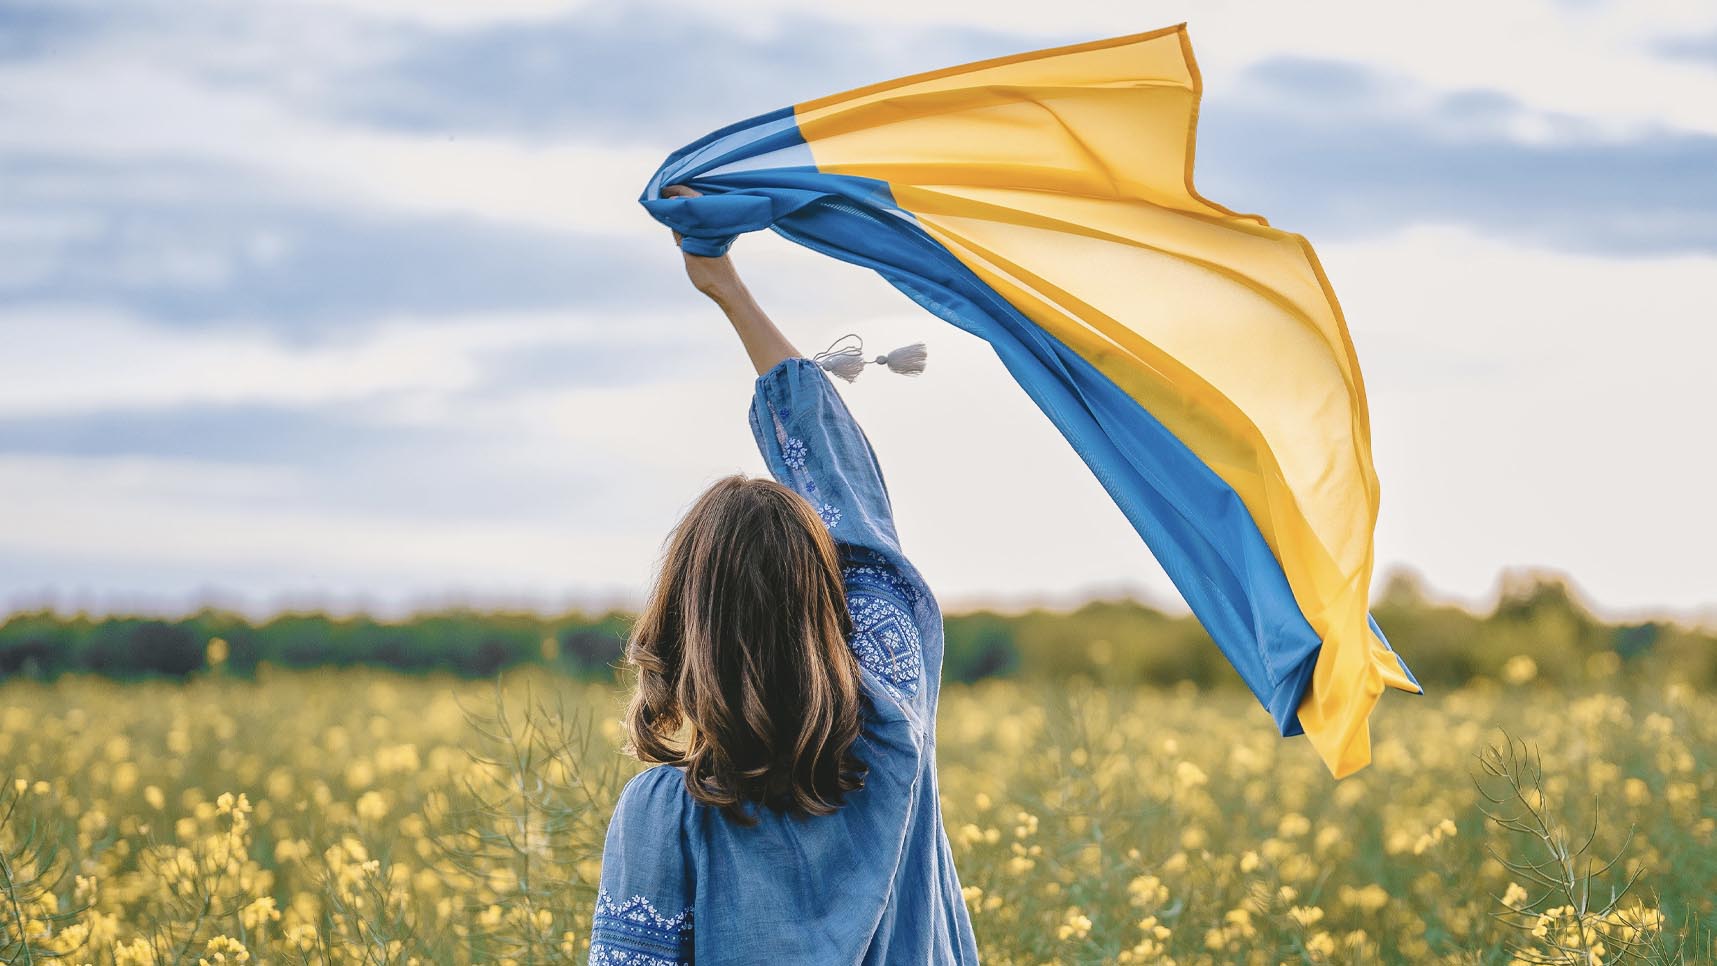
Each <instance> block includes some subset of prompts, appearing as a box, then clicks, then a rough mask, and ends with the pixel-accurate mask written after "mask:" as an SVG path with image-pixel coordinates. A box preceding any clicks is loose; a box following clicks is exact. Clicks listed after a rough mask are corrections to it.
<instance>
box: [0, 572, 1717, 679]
mask: <svg viewBox="0 0 1717 966" xmlns="http://www.w3.org/2000/svg"><path fill="white" fill-rule="evenodd" d="M1372 614H1373V616H1375V617H1376V618H1377V622H1378V625H1379V626H1380V627H1382V628H1383V630H1384V633H1385V634H1386V635H1387V636H1388V638H1389V641H1390V643H1391V644H1392V645H1393V646H1394V647H1395V649H1396V650H1397V651H1398V652H1400V653H1401V654H1402V655H1403V656H1404V657H1405V658H1406V660H1407V663H1408V665H1409V667H1411V668H1412V670H1413V673H1414V674H1415V675H1416V676H1417V677H1418V679H1419V680H1420V682H1421V683H1423V684H1425V685H1426V686H1427V687H1442V686H1450V685H1457V684H1462V683H1465V682H1468V681H1470V680H1473V679H1474V678H1479V677H1488V678H1501V679H1506V680H1513V681H1514V682H1515V683H1524V682H1525V681H1529V680H1543V681H1548V682H1551V683H1573V682H1576V681H1585V680H1593V679H1601V678H1605V677H1609V676H1613V675H1622V674H1626V675H1629V676H1636V677H1637V676H1639V675H1641V674H1646V675H1651V676H1653V677H1658V678H1663V679H1673V680H1677V681H1683V682H1685V683H1687V684H1690V685H1693V686H1696V687H1702V688H1710V687H1713V686H1717V633H1714V632H1713V631H1711V630H1708V629H1702V628H1696V627H1688V626H1683V625H1681V624H1677V623H1674V622H1670V621H1642V622H1632V623H1607V622H1605V621H1603V620H1600V619H1599V618H1598V617H1596V616H1594V615H1593V613H1592V612H1591V611H1590V610H1589V609H1588V608H1587V607H1586V606H1585V605H1584V604H1583V603H1581V602H1580V600H1579V599H1578V597H1577V595H1576V594H1575V593H1574V592H1573V591H1572V590H1571V589H1570V587H1569V586H1568V585H1567V583H1566V582H1565V581H1564V580H1562V579H1561V578H1559V577H1556V576H1553V575H1542V574H1538V575H1524V576H1517V577H1511V578H1507V579H1505V581H1504V583H1503V585H1502V586H1501V587H1500V588H1499V593H1498V600H1497V603H1496V605H1495V607H1494V608H1493V609H1492V610H1491V611H1489V612H1488V613H1474V612H1472V611H1470V610H1467V609H1465V608H1462V607H1458V606H1454V605H1450V604H1444V603H1438V602H1435V601H1433V600H1431V599H1430V598H1429V596H1428V595H1427V594H1426V592H1425V590H1424V588H1423V587H1422V585H1421V584H1420V583H1419V582H1418V580H1417V579H1416V578H1415V577H1413V576H1412V575H1411V574H1410V573H1407V572H1398V573H1397V574H1396V575H1395V576H1393V577H1392V578H1391V579H1390V580H1389V582H1388V583H1387V585H1386V586H1385V588H1384V590H1383V592H1382V593H1381V594H1380V595H1379V596H1378V597H1377V598H1376V599H1375V600H1374V601H1373V606H1372ZM631 621H632V615H631V614H629V613H626V612H623V611H609V612H606V613H597V614H587V613H583V612H578V611H574V612H569V613H565V614H560V615H552V616H549V615H541V614H533V613H527V612H506V611H480V610H473V609H460V608H454V609H443V610H437V611H434V612H426V613H420V614H416V615H414V616H412V617H410V618H407V619H404V620H398V621H385V620H380V619H377V618H374V617H367V616H352V617H335V616H330V615H327V614H322V613H285V614H280V615H276V616H274V617H271V618H268V619H265V620H252V619H248V618H246V617H244V616H242V615H239V614H235V613H231V612H227V611H221V610H214V609H205V610H202V611H199V612H197V613H194V614H190V615H187V616H184V617H181V618H177V619H161V618H153V617H137V616H115V615H105V616H92V615H88V614H61V613H58V612H56V611H53V610H36V611H24V612H19V613H14V614H12V615H10V616H9V617H7V618H6V620H5V622H4V623H3V624H0V676H3V677H8V678H12V677H31V678H51V677H55V676H57V675H61V674H71V673H76V674H95V675H105V676H108V677H113V678H121V679H124V678H136V677H148V676H165V677H185V676H188V675H192V674H198V673H205V672H210V671H219V672H220V673H224V674H233V675H240V676H247V675H251V674H254V673H255V671H256V669H257V668H258V667H259V666H262V665H271V666H275V667H282V668H310V667H343V666H374V667H387V668H393V669H397V670H401V671H407V672H443V673H451V674H456V675H463V676H473V677H481V676H488V675H492V674H494V673H496V672H498V671H501V670H503V669H505V668H508V667H512V666H516V665H520V664H527V663H538V664H550V665H554V666H557V667H559V668H561V669H563V670H565V671H567V672H568V673H572V674H575V675H579V676H583V677H589V678H597V679H611V678H613V677H614V676H615V675H616V674H617V673H618V672H619V671H620V668H621V665H622V663H623V655H622V651H623V649H624V645H625V640H626V635H627V633H628V632H629V630H630V628H631ZM945 635H946V647H945V653H944V660H943V674H944V677H945V678H946V679H947V680H956V681H977V680H981V679H983V678H986V677H994V676H1011V677H1022V678H1050V679H1054V678H1067V677H1071V676H1074V675H1086V676H1089V677H1092V678H1094V679H1098V680H1104V681H1111V682H1115V683H1139V684H1173V683H1176V682H1181V681H1192V682H1194V683H1197V684H1199V685H1200V686H1204V687H1218V686H1226V685H1238V684H1239V678H1238V675H1236V674H1235V672H1234V671H1233V669H1232V668H1231V667H1229V666H1228V664H1227V662H1226V661H1225V660H1224V659H1223V658H1222V655H1221V654H1220V652H1218V651H1217V649H1216V647H1215V645H1214V644H1212V643H1211V641H1210V639H1209V637H1208V636H1207V635H1206V634H1205V632H1204V630H1203V629H1202V628H1201V627H1200V626H1199V625H1198V622H1197V621H1195V620H1194V619H1192V618H1191V617H1189V616H1180V615H1172V614H1167V613H1164V612H1162V611H1159V610H1156V609H1154V608H1152V607H1149V606H1147V605H1145V604H1143V603H1140V602H1138V601H1134V600H1109V601H1093V602H1091V603H1088V604H1085V605H1084V606H1081V607H1079V608H1077V609H1074V610H1066V611H1055V610H1031V611H1026V612H1023V613H1002V612H997V611H987V610H978V611H968V612H964V613H955V614H948V615H946V616H945Z"/></svg>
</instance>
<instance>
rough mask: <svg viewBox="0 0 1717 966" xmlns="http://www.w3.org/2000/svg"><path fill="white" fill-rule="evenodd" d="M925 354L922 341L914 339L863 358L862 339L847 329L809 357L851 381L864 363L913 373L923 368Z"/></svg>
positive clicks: (902, 372)
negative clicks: (890, 349) (895, 347)
mask: <svg viewBox="0 0 1717 966" xmlns="http://www.w3.org/2000/svg"><path fill="white" fill-rule="evenodd" d="M848 339H851V340H853V342H854V343H855V344H854V345H848V346H841V347H840V348H836V346H840V345H841V343H843V342H845V341H847V340H848ZM928 355H929V352H928V351H927V350H926V349H925V348H924V343H922V342H914V343H912V344H911V345H903V346H901V347H900V348H898V349H896V350H894V351H893V352H889V353H885V354H883V355H880V356H877V357H876V358H875V359H870V360H866V359H865V357H864V340H863V339H861V338H859V337H858V336H857V335H856V334H854V333H850V332H849V333H847V334H846V335H843V336H841V337H840V338H838V339H836V340H835V341H834V343H833V344H832V345H830V346H829V347H828V348H827V349H824V350H823V351H821V352H819V353H817V354H816V355H814V356H812V357H811V361H812V362H815V363H816V364H817V365H819V366H822V367H823V369H824V370H825V371H827V372H832V373H834V374H835V375H837V376H840V377H841V378H842V379H845V380H846V381H848V382H852V381H854V380H856V379H857V378H858V377H859V373H861V372H864V367H865V366H867V365H870V364H872V363H875V364H876V365H879V366H887V367H888V368H889V370H890V371H893V372H898V373H900V374H901V375H903V376H916V375H918V374H919V373H921V372H923V371H924V360H925V357H926V356H928Z"/></svg>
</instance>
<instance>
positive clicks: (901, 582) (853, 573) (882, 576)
mask: <svg viewBox="0 0 1717 966" xmlns="http://www.w3.org/2000/svg"><path fill="white" fill-rule="evenodd" d="M876 556H877V555H876V554H867V555H865V556H864V557H861V558H860V559H870V558H874V557H876ZM841 578H842V579H843V580H845V581H846V582H847V583H849V584H859V585H861V586H870V587H881V588H886V589H887V590H889V591H891V592H893V593H894V594H895V596H897V597H899V598H900V599H902V600H904V601H906V602H907V603H909V604H916V603H917V602H918V588H917V587H915V586H913V584H912V582H911V581H910V580H907V579H906V578H905V577H903V576H901V575H900V572H899V571H898V570H895V569H894V568H893V567H887V566H879V565H875V564H868V563H854V564H848V565H846V566H844V567H842V568H841Z"/></svg>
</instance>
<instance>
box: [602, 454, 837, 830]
mask: <svg viewBox="0 0 1717 966" xmlns="http://www.w3.org/2000/svg"><path fill="white" fill-rule="evenodd" d="M851 632H852V618H851V616H850V615H849V614H848V613H847V604H846V590H845V588H844V586H843V584H842V581H841V568H840V558H839V556H838V554H837V553H836V550H835V544H834V540H833V539H832V538H831V537H830V536H829V532H828V529H827V528H826V527H825V526H824V525H823V522H822V520H821V519H820V518H819V517H818V516H817V513H816V511H815V510H813V509H812V508H811V505H810V504H809V503H807V502H806V501H805V499H804V498H803V497H801V496H800V495H799V494H797V493H795V492H793V491H792V490H790V489H788V488H787V487H785V486H782V485H781V484H779V483H776V482H775V481H773V480H768V479H752V478H748V477H745V476H730V477H727V478H725V479H722V480H718V481H716V483H714V484H713V485H712V486H710V488H709V489H708V490H706V491H705V492H704V493H703V495H702V496H700V497H698V499H697V501H696V502H695V503H694V504H693V505H692V507H691V509H689V510H687V511H686V515H685V517H684V518H683V519H681V521H680V522H679V524H678V525H677V526H676V527H675V528H674V532H673V533H672V535H671V536H670V537H669V539H668V547H667V552H666V554H665V556H664V558H663V561H662V567H661V571H660V574H659V575H658V577H657V579H656V586H655V589H654V591H653V593H652V594H651V597H650V601H649V603H648V604H647V605H646V606H645V608H644V611H643V613H642V614H641V615H639V618H638V622H637V624H636V625H634V627H633V630H632V635H631V638H630V639H629V640H628V641H627V643H626V660H627V663H629V664H631V665H632V666H634V667H635V668H636V669H637V675H638V680H637V688H636V690H635V691H634V692H633V694H632V697H631V700H630V701H629V702H628V704H627V707H626V717H625V725H626V732H627V738H628V749H627V750H628V751H629V752H630V753H631V754H633V755H635V756H637V757H638V758H639V759H641V760H643V761H646V762H656V763H668V764H672V765H676V766H680V767H682V768H683V769H684V771H685V782H686V788H687V789H688V790H689V791H690V792H691V795H692V797H693V798H695V799H697V800H698V801H701V802H705V803H707V804H709V805H712V806H716V807H719V808H721V809H722V810H723V812H725V813H726V814H727V815H728V816H729V817H730V818H732V819H733V820H735V821H736V822H738V823H739V824H741V825H752V824H755V819H754V818H753V817H751V816H750V815H747V814H746V813H745V809H744V803H747V802H752V803H758V804H762V805H766V806H768V807H769V808H771V809H774V810H776V811H784V810H788V809H798V810H800V811H803V812H806V813H809V814H812V815H824V814H828V813H829V812H832V811H834V810H835V809H836V808H839V807H840V805H841V803H842V801H843V799H844V795H845V793H846V792H849V791H853V790H855V789H857V788H860V787H861V786H863V784H864V775H865V770H866V766H865V765H864V763H863V762H861V761H860V760H858V758H856V757H855V756H854V755H853V753H852V746H853V743H854V742H855V741H856V740H857V739H858V735H859V718H860V707H861V706H860V702H861V701H862V700H863V696H862V694H861V692H860V690H859V677H858V664H857V661H856V660H855V659H854V657H853V655H852V651H851V650H849V649H848V647H847V644H846V640H847V638H848V636H849V635H850V634H851ZM682 727H685V728H686V734H685V736H684V737H683V739H678V733H679V731H680V730H681V728H682Z"/></svg>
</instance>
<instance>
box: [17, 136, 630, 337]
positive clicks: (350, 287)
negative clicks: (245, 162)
mask: <svg viewBox="0 0 1717 966" xmlns="http://www.w3.org/2000/svg"><path fill="white" fill-rule="evenodd" d="M0 182H4V183H5V184H6V190H7V194H8V202H7V207H6V208H5V210H4V212H3V213H0V305H4V304H8V303H10V304H14V305H15V304H19V303H43V302H67V303H82V304H98V305H107V306H114V307H118V308H121V309H124V310H125V311H128V312H130V313H134V314H136V315H139V316H143V317H146V318H151V319H156V320H159V321H162V322H165V323H171V324H174V325H202V324H208V323H226V324H249V323H256V324H263V325H267V326H271V327H275V328H278V329H282V330H289V331H293V332H297V333H300V334H311V333H324V332H328V331H331V330H337V329H339V328H342V327H348V326H361V325H368V324H370V323H371V322H373V321H374V320H375V319H377V318H378V317H381V316H386V315H390V314H401V313H413V314H418V315H426V316H429V315H438V314H461V313H469V312H472V311H475V310H485V311H496V312H506V311H514V310H529V309H542V308H550V307H560V308H566V307H572V306H578V307H581V308H585V309H591V308H599V307H608V308H615V307H619V306H621V305H624V306H626V308H627V310H628V311H638V310H640V309H642V308H647V307H649V306H650V305H652V304H657V305H659V304H660V300H659V299H656V298H655V297H654V295H655V293H657V292H659V291H660V288H659V287H657V286H651V285H645V284H642V281H643V279H645V278H648V277H653V276H654V275H656V274H659V272H660V269H659V268H652V267H649V266H650V264H651V261H652V260H651V259H649V256H648V255H647V254H646V253H647V252H650V251H654V252H660V251H662V249H663V246H662V245H661V244H660V241H659V239H652V240H656V241H658V244H657V245H656V246H654V247H651V248H646V244H645V241H644V239H642V238H640V237H637V236H633V237H622V238H615V237H612V236H609V235H604V234H593V233H590V232H581V231H575V230H562V231H551V230H547V229H543V228H536V227H531V226H525V225H517V224H508V223H505V222H499V221H496V220H494V219H485V218H480V217H476V216H471V215H457V214H412V213H405V212H397V211H385V210H384V211H377V210H373V209H370V210H366V209H361V208H360V209H351V208H344V207H337V206H335V205H332V204H329V203H326V202H323V201H321V200H319V199H308V198H303V197H294V195H293V193H292V192H291V191H289V190H281V189H280V188H279V187H278V186H270V185H269V184H267V183H266V182H265V181H264V180H263V179H261V178H259V177H258V176H256V175H255V174H254V173H251V172H247V171H243V170H233V169H230V168H229V167H227V166H224V165H211V164H206V163H197V162H179V163H171V162H165V161H152V162H102V161H92V160H80V159H75V158H66V157H52V156H19V155H18V154H13V155H11V156H9V157H4V158H0ZM640 217H642V216H640ZM653 261H654V262H655V263H656V264H658V265H659V264H660V263H661V261H662V259H661V258H660V257H656V258H654V259H653Z"/></svg>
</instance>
